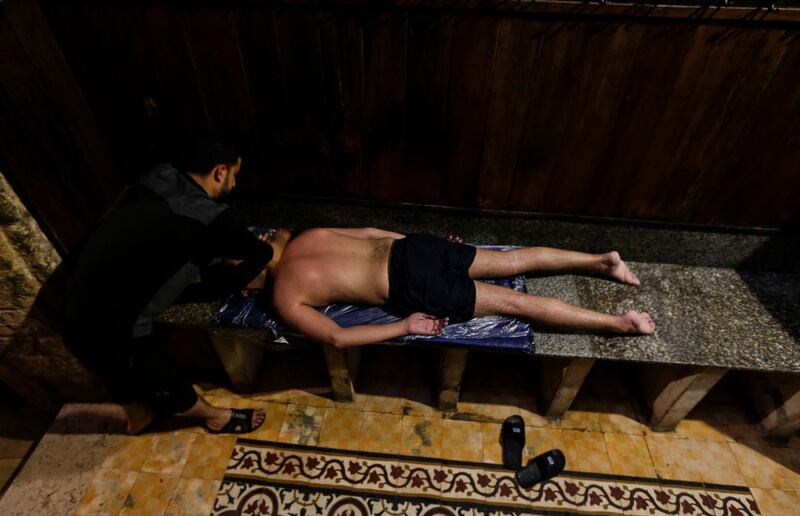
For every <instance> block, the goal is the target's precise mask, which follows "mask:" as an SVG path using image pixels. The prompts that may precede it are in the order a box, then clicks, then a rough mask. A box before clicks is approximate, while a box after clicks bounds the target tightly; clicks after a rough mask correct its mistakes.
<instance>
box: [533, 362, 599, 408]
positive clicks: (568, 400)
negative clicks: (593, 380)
mask: <svg viewBox="0 0 800 516" xmlns="http://www.w3.org/2000/svg"><path fill="white" fill-rule="evenodd" d="M594 363H595V359H594V358H556V359H547V360H543V361H542V362H541V365H540V371H541V374H540V378H541V393H542V401H543V402H544V403H546V404H547V410H546V411H545V416H546V417H549V418H560V417H563V416H564V414H565V413H566V412H567V410H569V407H570V406H571V405H572V402H573V401H574V400H575V396H577V394H578V391H579V390H580V388H581V385H583V381H584V380H585V379H586V375H587V374H589V371H590V370H591V369H592V366H593V365H594Z"/></svg>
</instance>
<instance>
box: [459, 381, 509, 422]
mask: <svg viewBox="0 0 800 516" xmlns="http://www.w3.org/2000/svg"><path fill="white" fill-rule="evenodd" d="M458 412H459V413H462V414H470V415H473V416H479V419H480V420H481V421H483V422H492V423H502V422H503V421H504V420H505V419H506V418H508V417H510V416H514V415H518V414H519V393H518V392H517V391H513V390H508V389H496V390H484V391H473V392H470V393H466V394H465V393H462V395H461V399H460V400H459V402H458Z"/></svg>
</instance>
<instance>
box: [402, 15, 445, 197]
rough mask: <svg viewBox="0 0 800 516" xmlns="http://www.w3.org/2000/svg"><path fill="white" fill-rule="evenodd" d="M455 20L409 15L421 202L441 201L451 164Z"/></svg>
mask: <svg viewBox="0 0 800 516" xmlns="http://www.w3.org/2000/svg"><path fill="white" fill-rule="evenodd" d="M453 23H454V19H453V17H452V16H448V15H436V14H427V13H426V14H419V13H412V14H411V15H409V20H408V56H409V59H408V89H407V98H406V124H407V128H408V129H407V131H406V155H405V174H406V178H407V181H408V182H409V183H412V184H414V185H416V186H415V188H416V192H415V193H414V199H415V200H417V202H423V203H427V204H436V203H439V202H441V201H440V195H441V192H440V190H441V188H442V187H443V186H445V185H443V182H442V181H441V177H442V174H443V173H444V171H445V170H446V166H447V156H448V153H447V146H446V145H445V142H446V141H447V92H448V87H449V82H450V55H451V52H452V43H453Z"/></svg>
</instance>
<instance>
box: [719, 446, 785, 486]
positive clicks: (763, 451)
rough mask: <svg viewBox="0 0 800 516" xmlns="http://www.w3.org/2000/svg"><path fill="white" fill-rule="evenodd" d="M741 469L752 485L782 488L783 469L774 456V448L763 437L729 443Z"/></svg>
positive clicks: (748, 482)
mask: <svg viewBox="0 0 800 516" xmlns="http://www.w3.org/2000/svg"><path fill="white" fill-rule="evenodd" d="M728 446H730V448H731V451H732V452H733V455H734V457H735V458H736V463H737V464H738V465H739V471H740V472H741V473H742V476H743V477H744V478H745V480H746V481H747V485H748V486H750V487H759V488H762V489H780V488H781V487H782V485H783V483H782V476H783V471H782V470H781V465H780V464H778V463H777V462H776V461H775V459H774V458H773V456H772V450H771V449H770V447H769V444H767V443H766V442H765V441H763V440H762V439H745V440H743V441H742V442H738V443H728Z"/></svg>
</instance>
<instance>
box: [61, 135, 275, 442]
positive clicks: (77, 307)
mask: <svg viewBox="0 0 800 516" xmlns="http://www.w3.org/2000/svg"><path fill="white" fill-rule="evenodd" d="M241 163H242V160H241V157H240V156H239V153H238V152H237V151H236V149H235V148H234V147H232V146H226V145H223V144H222V143H220V142H219V141H216V140H206V141H202V142H199V143H198V144H196V145H195V147H194V148H193V149H192V150H191V151H190V152H189V153H188V154H187V156H186V158H185V159H184V163H181V164H180V166H181V171H179V170H177V169H176V168H173V166H171V165H169V164H164V165H159V166H158V167H156V168H155V169H154V170H152V171H151V172H150V173H148V174H147V175H145V176H144V177H143V178H142V179H141V180H140V181H139V183H138V184H137V185H135V186H133V187H131V188H129V189H128V190H127V191H126V192H125V193H124V194H123V197H122V199H121V200H120V201H119V202H118V203H117V204H116V205H115V206H114V207H113V208H112V209H111V210H110V211H109V212H108V213H107V214H106V215H105V216H104V217H103V219H102V220H101V221H100V224H99V227H98V228H97V229H96V231H95V232H94V233H93V235H92V236H91V237H90V238H89V240H88V241H87V242H86V243H85V245H84V246H82V248H81V249H80V250H79V251H78V254H77V256H76V257H74V265H73V268H72V270H71V278H70V283H69V287H68V295H67V306H66V326H67V330H66V332H65V333H66V335H65V336H66V337H67V338H66V341H67V344H68V346H69V347H70V349H72V351H73V352H74V353H75V355H76V356H77V357H78V359H79V360H81V361H82V362H83V363H84V364H85V365H86V366H87V367H88V368H89V369H91V370H92V371H94V372H95V373H97V374H98V375H99V376H100V377H101V378H102V379H103V380H105V383H106V384H107V386H108V388H109V391H110V393H111V396H112V401H114V402H115V403H119V404H121V405H122V406H123V408H124V410H125V413H126V415H127V416H128V431H129V432H131V433H138V432H140V431H141V430H143V429H144V428H145V427H146V426H147V425H148V424H149V423H150V422H151V421H152V420H153V418H154V416H155V413H165V414H179V415H183V416H190V417H197V418H203V419H205V420H206V423H205V424H206V427H207V429H209V430H210V431H224V432H246V431H249V430H252V429H254V428H256V427H258V426H259V425H260V424H261V423H262V422H263V421H264V418H265V413H264V411H263V410H252V409H251V410H246V411H245V410H232V409H223V408H217V407H214V406H212V405H211V404H209V403H208V402H206V401H205V400H204V399H203V398H202V397H199V396H198V395H197V394H196V393H195V391H194V389H193V388H192V385H191V383H190V382H188V381H187V380H185V379H183V378H182V377H181V375H180V373H179V371H178V370H177V369H176V367H175V364H174V363H173V361H172V359H171V357H170V356H169V354H168V353H167V350H166V348H165V342H164V336H163V335H161V334H160V332H158V331H154V328H153V321H154V319H155V318H156V317H157V316H158V315H159V314H160V313H161V312H162V311H163V310H164V309H165V308H167V307H168V306H169V305H170V304H172V303H173V302H174V301H175V300H176V298H177V297H178V296H179V295H180V294H181V293H183V292H184V291H185V289H186V288H187V287H189V286H191V287H192V288H197V287H201V286H202V287H203V288H205V289H206V293H207V294H209V295H217V296H219V295H223V294H226V293H229V292H234V291H236V290H239V289H242V288H245V287H246V286H247V284H248V282H250V281H251V280H253V279H254V278H256V277H257V276H259V275H260V274H261V273H262V272H263V271H264V270H265V268H268V267H270V263H273V264H274V263H276V262H277V259H278V258H279V256H280V253H281V252H282V250H283V247H284V246H285V243H286V241H287V240H288V236H289V235H288V232H286V231H282V232H279V233H278V234H277V235H276V237H274V238H273V239H272V241H271V242H269V243H267V242H265V241H264V240H265V239H264V238H257V237H255V236H254V235H252V234H251V233H250V232H249V231H248V230H247V229H246V228H245V227H243V226H240V225H237V224H236V223H235V222H234V220H233V216H232V215H231V211H230V210H229V209H228V206H227V205H226V204H224V203H222V202H220V201H221V200H222V199H223V198H224V197H225V196H227V194H228V193H230V191H231V190H232V189H233V187H234V186H235V185H236V175H237V174H238V173H239V170H240V168H241ZM222 258H228V259H235V260H236V263H237V265H235V266H233V265H230V264H229V262H228V261H223V260H221V259H222ZM201 277H202V279H203V280H204V281H202V282H200V281H199V280H200V279H201Z"/></svg>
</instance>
